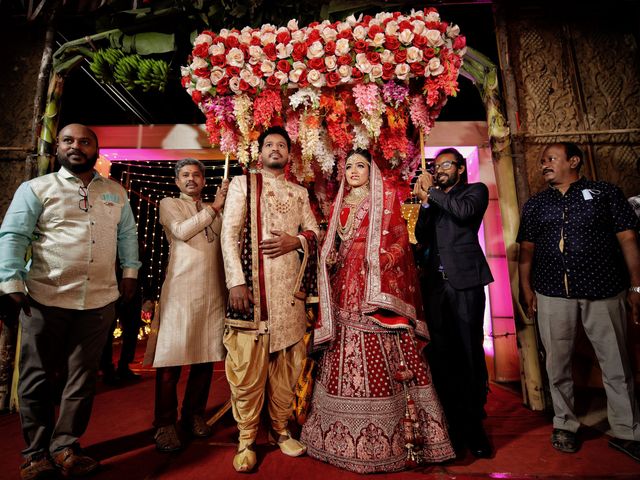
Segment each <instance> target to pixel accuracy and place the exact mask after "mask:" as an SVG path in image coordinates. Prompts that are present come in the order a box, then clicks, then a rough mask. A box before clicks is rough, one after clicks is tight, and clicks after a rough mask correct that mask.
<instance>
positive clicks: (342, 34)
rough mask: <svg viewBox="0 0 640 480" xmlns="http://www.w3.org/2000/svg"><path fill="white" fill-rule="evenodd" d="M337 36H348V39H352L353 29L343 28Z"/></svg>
mask: <svg viewBox="0 0 640 480" xmlns="http://www.w3.org/2000/svg"><path fill="white" fill-rule="evenodd" d="M337 38H346V39H348V40H351V30H349V29H347V30H342V31H341V32H340V33H338V37H337Z"/></svg>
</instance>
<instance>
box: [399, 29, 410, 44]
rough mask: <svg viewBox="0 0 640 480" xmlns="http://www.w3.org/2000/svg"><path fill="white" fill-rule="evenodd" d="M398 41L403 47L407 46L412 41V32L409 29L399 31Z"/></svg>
mask: <svg viewBox="0 0 640 480" xmlns="http://www.w3.org/2000/svg"><path fill="white" fill-rule="evenodd" d="M398 40H400V43H402V44H403V45H409V44H410V43H411V42H412V41H413V32H412V31H411V30H409V29H406V30H403V31H401V32H400V35H398Z"/></svg>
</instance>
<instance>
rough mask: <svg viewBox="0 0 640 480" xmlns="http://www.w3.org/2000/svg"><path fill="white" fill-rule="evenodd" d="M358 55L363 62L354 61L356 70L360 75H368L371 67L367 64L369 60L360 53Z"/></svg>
mask: <svg viewBox="0 0 640 480" xmlns="http://www.w3.org/2000/svg"><path fill="white" fill-rule="evenodd" d="M358 55H362V56H364V60H360V61H358V60H357V59H356V68H357V69H358V70H360V71H361V72H362V73H369V72H370V71H371V67H373V65H371V64H370V63H369V60H367V56H366V55H365V54H364V53H360V54H358Z"/></svg>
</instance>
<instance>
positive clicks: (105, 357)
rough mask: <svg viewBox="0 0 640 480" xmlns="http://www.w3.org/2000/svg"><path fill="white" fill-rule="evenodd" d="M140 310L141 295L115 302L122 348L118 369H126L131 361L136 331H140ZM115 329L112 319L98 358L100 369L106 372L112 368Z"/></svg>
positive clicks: (136, 339) (136, 335)
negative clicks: (126, 300) (120, 330)
mask: <svg viewBox="0 0 640 480" xmlns="http://www.w3.org/2000/svg"><path fill="white" fill-rule="evenodd" d="M141 310H142V297H141V296H140V295H136V296H135V297H134V298H133V300H131V301H130V302H127V303H124V302H122V301H121V300H119V301H118V302H117V304H116V317H117V319H118V320H120V327H121V328H122V348H121V350H120V359H119V361H118V365H117V368H118V370H126V369H128V368H129V364H130V363H131V362H133V358H134V356H135V354H136V343H137V342H138V332H139V331H140V324H141V323H142V320H141V318H140V311H141ZM115 329H116V322H115V320H114V322H113V324H112V325H111V329H110V333H109V335H108V336H107V341H106V343H105V345H104V349H103V350H102V357H101V358H100V370H102V371H103V372H108V371H110V370H112V369H113V331H114V330H115Z"/></svg>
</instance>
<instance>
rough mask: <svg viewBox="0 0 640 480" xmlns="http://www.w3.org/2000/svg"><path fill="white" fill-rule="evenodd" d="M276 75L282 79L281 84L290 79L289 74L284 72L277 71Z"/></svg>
mask: <svg viewBox="0 0 640 480" xmlns="http://www.w3.org/2000/svg"><path fill="white" fill-rule="evenodd" d="M274 75H275V77H276V78H277V79H278V80H280V85H284V84H285V83H287V82H288V81H289V75H287V74H286V73H284V72H281V71H277V72H276V73H275V74H274Z"/></svg>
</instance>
